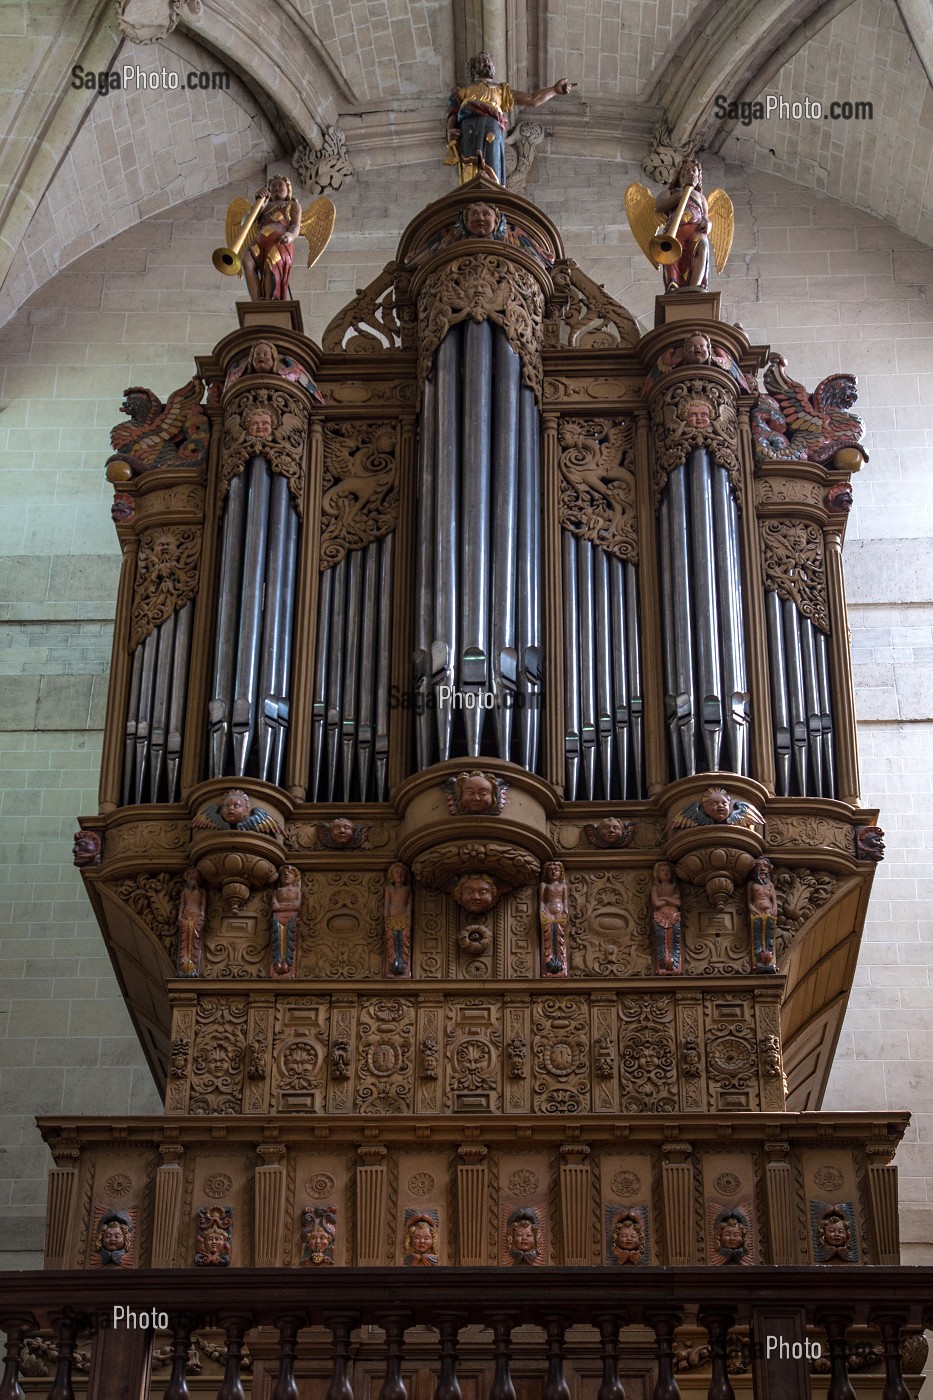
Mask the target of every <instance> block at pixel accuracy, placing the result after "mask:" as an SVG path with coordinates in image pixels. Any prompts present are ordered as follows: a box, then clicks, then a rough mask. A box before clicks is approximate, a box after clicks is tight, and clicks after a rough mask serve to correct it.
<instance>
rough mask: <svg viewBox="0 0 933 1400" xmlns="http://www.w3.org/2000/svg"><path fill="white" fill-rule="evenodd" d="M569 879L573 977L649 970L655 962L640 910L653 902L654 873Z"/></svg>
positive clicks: (605, 873)
mask: <svg viewBox="0 0 933 1400" xmlns="http://www.w3.org/2000/svg"><path fill="white" fill-rule="evenodd" d="M568 884H569V886H570V899H571V906H570V925H571V928H572V929H573V930H574V936H573V939H572V944H571V951H570V975H571V977H633V976H638V975H639V974H641V975H645V974H647V973H648V972H649V971H650V967H651V963H650V959H649V956H648V951H647V947H646V946H645V944H644V940H642V939H640V938H639V933H640V928H641V920H640V916H639V911H640V910H644V909H645V908H646V906H647V902H648V886H649V884H650V877H649V876H648V875H646V874H641V873H636V872H635V871H628V870H625V871H623V870H608V871H594V872H588V873H587V874H582V873H578V872H573V873H571V875H570V878H569V881H568ZM642 917H643V916H642Z"/></svg>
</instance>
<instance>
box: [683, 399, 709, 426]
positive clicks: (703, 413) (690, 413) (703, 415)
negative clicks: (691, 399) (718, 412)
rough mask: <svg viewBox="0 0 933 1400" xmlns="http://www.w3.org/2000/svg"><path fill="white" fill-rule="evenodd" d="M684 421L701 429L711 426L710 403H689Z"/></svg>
mask: <svg viewBox="0 0 933 1400" xmlns="http://www.w3.org/2000/svg"><path fill="white" fill-rule="evenodd" d="M684 422H685V423H686V425H687V427H688V428H696V429H699V430H700V431H703V430H704V429H706V428H709V427H710V425H711V423H712V415H711V413H710V407H709V404H707V403H699V402H697V403H691V404H688V405H687V410H686V412H685V414H684Z"/></svg>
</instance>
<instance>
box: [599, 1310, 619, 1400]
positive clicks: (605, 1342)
mask: <svg viewBox="0 0 933 1400" xmlns="http://www.w3.org/2000/svg"><path fill="white" fill-rule="evenodd" d="M596 1325H597V1327H598V1328H599V1350H600V1355H601V1356H602V1361H603V1378H602V1381H601V1383H600V1387H599V1390H598V1391H597V1392H596V1400H625V1389H624V1387H623V1385H622V1382H621V1380H620V1379H619V1328H620V1327H624V1326H625V1319H624V1318H622V1317H620V1316H619V1315H618V1314H617V1313H607V1314H606V1315H605V1316H603V1317H597V1318H596Z"/></svg>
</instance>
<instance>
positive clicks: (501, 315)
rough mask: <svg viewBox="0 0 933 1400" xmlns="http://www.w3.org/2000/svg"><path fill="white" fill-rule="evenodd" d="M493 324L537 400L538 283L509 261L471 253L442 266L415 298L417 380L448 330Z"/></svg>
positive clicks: (539, 385)
mask: <svg viewBox="0 0 933 1400" xmlns="http://www.w3.org/2000/svg"><path fill="white" fill-rule="evenodd" d="M468 320H469V321H487V320H489V321H493V322H495V324H496V325H497V326H501V327H502V330H503V331H504V332H505V336H506V339H507V340H508V342H509V345H510V346H511V347H512V349H513V350H514V351H515V353H516V355H518V357H519V359H520V360H521V362H522V377H523V378H524V381H525V383H526V384H527V385H528V387H529V388H530V389H533V390H534V394H535V397H536V398H537V400H538V402H539V403H540V401H541V388H542V370H541V340H542V326H543V322H544V293H543V292H542V290H541V285H540V283H539V282H538V279H537V278H536V277H534V276H533V275H532V273H531V272H529V271H528V270H527V269H526V268H524V267H522V266H521V265H520V264H519V263H518V262H516V261H514V260H513V259H511V258H505V257H502V256H501V255H500V254H498V253H473V254H466V255H464V256H463V257H461V258H454V259H453V261H451V262H447V263H444V264H443V266H442V267H439V268H437V269H436V270H435V271H434V272H433V273H431V274H430V275H429V276H428V278H427V279H426V281H425V283H424V286H423V287H422V288H421V293H420V295H419V298H418V381H419V383H422V384H423V383H424V381H425V379H426V378H427V376H428V374H429V373H430V370H431V362H432V360H433V358H434V352H435V351H436V350H437V347H438V346H439V345H440V343H441V341H442V340H443V339H444V336H445V335H446V334H447V332H448V331H449V330H450V328H451V326H456V325H458V324H459V323H460V322H461V321H468Z"/></svg>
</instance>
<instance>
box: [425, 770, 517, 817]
mask: <svg viewBox="0 0 933 1400" xmlns="http://www.w3.org/2000/svg"><path fill="white" fill-rule="evenodd" d="M441 786H442V789H443V792H444V796H445V797H446V799H447V809H448V811H449V812H450V814H451V816H460V817H467V816H468V817H479V816H487V817H495V816H498V815H499V813H500V812H501V811H502V809H503V807H504V806H505V801H506V797H507V795H508V791H509V785H508V783H504V782H502V780H501V779H500V778H498V777H497V776H496V774H495V773H484V772H482V771H480V770H479V769H474V770H473V771H471V772H466V773H458V774H457V775H456V777H454V778H448V779H447V781H446V782H445V783H442V785H441Z"/></svg>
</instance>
